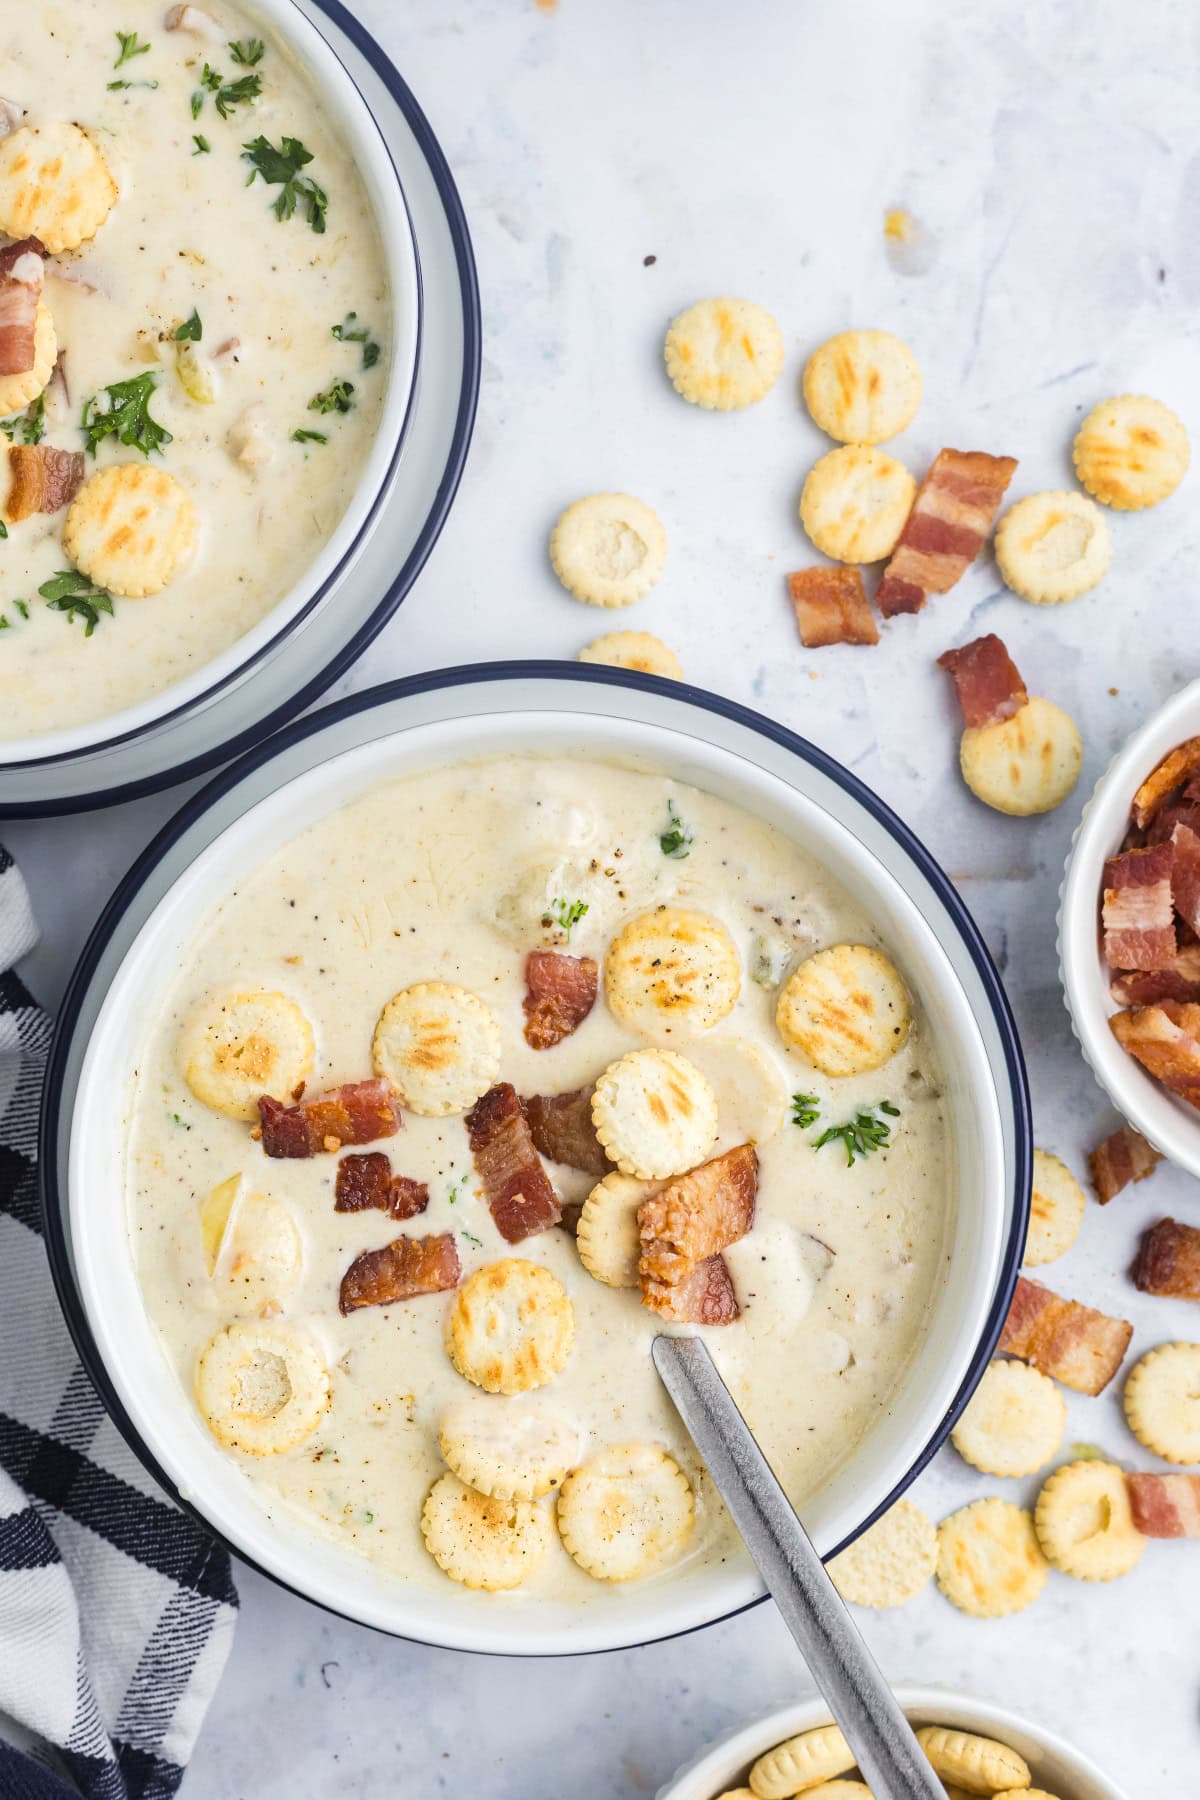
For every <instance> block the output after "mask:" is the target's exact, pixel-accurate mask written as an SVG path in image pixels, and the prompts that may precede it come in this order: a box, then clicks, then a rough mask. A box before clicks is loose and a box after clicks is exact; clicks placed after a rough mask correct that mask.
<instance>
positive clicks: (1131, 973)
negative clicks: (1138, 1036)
mask: <svg viewBox="0 0 1200 1800" xmlns="http://www.w3.org/2000/svg"><path fill="white" fill-rule="evenodd" d="M1108 991H1109V993H1110V994H1111V995H1112V997H1113V999H1114V1000H1115V1001H1117V1003H1118V1004H1119V1005H1121V1006H1153V1005H1154V1004H1155V1003H1156V1001H1159V1000H1200V980H1193V979H1192V977H1191V976H1189V975H1185V974H1184V973H1183V971H1182V970H1181V969H1180V967H1179V958H1178V957H1176V958H1175V965H1174V966H1173V967H1172V968H1170V969H1128V970H1126V971H1125V973H1124V974H1123V975H1114V977H1113V979H1112V981H1111V982H1110V983H1109V989H1108Z"/></svg>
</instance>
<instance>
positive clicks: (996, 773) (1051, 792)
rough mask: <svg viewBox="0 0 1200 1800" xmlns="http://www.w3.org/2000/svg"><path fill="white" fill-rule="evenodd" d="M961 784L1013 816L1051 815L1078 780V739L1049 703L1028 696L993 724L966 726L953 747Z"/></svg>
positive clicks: (1068, 720) (1070, 723) (1080, 762)
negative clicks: (959, 770)
mask: <svg viewBox="0 0 1200 1800" xmlns="http://www.w3.org/2000/svg"><path fill="white" fill-rule="evenodd" d="M959 762H960V764H961V767H962V774H963V780H964V781H965V782H966V784H967V786H968V787H969V788H970V790H971V792H972V793H973V794H974V795H975V798H976V799H977V800H982V801H983V803H984V805H985V806H993V807H995V809H996V811H997V812H1002V813H1009V814H1011V815H1012V816H1014V817H1016V818H1028V817H1030V816H1031V815H1032V814H1035V813H1045V812H1053V810H1054V808H1055V807H1056V806H1061V805H1062V803H1063V801H1064V800H1065V799H1066V798H1067V796H1068V794H1069V793H1070V792H1071V790H1072V789H1073V788H1074V786H1075V783H1076V782H1077V781H1078V780H1079V771H1080V769H1081V767H1082V766H1083V739H1082V738H1081V737H1080V735H1079V730H1078V727H1077V726H1076V724H1075V721H1074V720H1073V719H1071V718H1069V717H1068V715H1067V714H1066V713H1065V712H1064V711H1063V710H1062V708H1061V706H1055V704H1054V702H1053V701H1052V700H1042V699H1040V698H1039V697H1038V696H1037V695H1036V694H1031V695H1030V697H1029V699H1028V700H1027V701H1026V702H1025V704H1024V706H1023V707H1022V708H1021V709H1020V711H1019V712H1016V713H1014V714H1013V716H1012V718H1011V719H1002V720H1001V721H1000V723H999V724H998V725H968V727H967V729H966V730H965V731H964V732H963V734H962V740H961V743H960V745H959Z"/></svg>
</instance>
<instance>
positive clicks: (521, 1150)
mask: <svg viewBox="0 0 1200 1800" xmlns="http://www.w3.org/2000/svg"><path fill="white" fill-rule="evenodd" d="M467 1134H468V1136H469V1138H470V1143H471V1155H472V1156H473V1157H474V1159H475V1168H476V1171H477V1173H478V1175H479V1179H480V1181H481V1182H482V1183H483V1193H484V1198H485V1199H486V1201H487V1203H488V1210H489V1211H490V1213H491V1215H492V1219H493V1221H494V1223H495V1226H496V1230H497V1231H498V1232H499V1233H500V1236H501V1237H502V1238H503V1239H504V1240H505V1242H506V1243H508V1244H519V1243H520V1242H521V1241H522V1239H524V1238H527V1237H533V1236H534V1235H535V1233H537V1232H539V1231H546V1230H548V1228H549V1227H550V1226H551V1225H557V1224H558V1222H559V1220H560V1219H561V1218H562V1203H561V1201H560V1200H559V1198H558V1195H557V1194H556V1193H555V1191H554V1186H553V1183H552V1182H551V1180H550V1177H549V1176H548V1175H547V1173H546V1171H545V1169H544V1168H543V1167H542V1160H541V1157H540V1156H539V1155H538V1153H537V1151H536V1149H535V1148H534V1144H533V1137H532V1135H531V1133H530V1130H529V1125H528V1123H527V1121H526V1118H525V1114H524V1113H523V1112H522V1110H521V1102H520V1100H519V1099H518V1098H517V1090H516V1088H514V1087H513V1085H512V1083H511V1082H508V1081H500V1082H497V1084H496V1086H495V1087H492V1088H489V1089H488V1091H487V1093H486V1094H484V1095H482V1097H481V1098H480V1099H478V1100H477V1101H476V1102H475V1104H474V1106H473V1107H472V1108H471V1110H470V1112H469V1113H468V1114H467Z"/></svg>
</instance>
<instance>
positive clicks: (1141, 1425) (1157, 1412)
mask: <svg viewBox="0 0 1200 1800" xmlns="http://www.w3.org/2000/svg"><path fill="white" fill-rule="evenodd" d="M1125 1417H1126V1419H1127V1420H1128V1422H1129V1429H1130V1431H1132V1433H1133V1435H1134V1437H1135V1438H1137V1439H1138V1441H1139V1442H1140V1443H1143V1444H1145V1446H1146V1448H1147V1450H1153V1452H1154V1454H1155V1456H1161V1457H1162V1458H1163V1460H1164V1461H1165V1462H1173V1463H1200V1344H1160V1346H1159V1347H1158V1349H1157V1350H1148V1351H1147V1352H1146V1354H1145V1356H1143V1357H1142V1359H1141V1361H1140V1362H1138V1363H1136V1364H1135V1365H1134V1367H1133V1368H1132V1369H1131V1370H1130V1373H1129V1379H1128V1381H1127V1382H1126V1383H1125Z"/></svg>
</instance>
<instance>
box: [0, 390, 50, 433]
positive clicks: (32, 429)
mask: <svg viewBox="0 0 1200 1800" xmlns="http://www.w3.org/2000/svg"><path fill="white" fill-rule="evenodd" d="M0 431H2V432H3V433H4V435H5V437H6V438H7V439H8V441H9V443H10V444H12V443H15V442H16V441H17V440H18V439H19V440H20V442H21V443H22V444H40V443H41V441H42V439H43V438H44V437H45V435H46V396H45V394H39V395H38V397H37V399H36V400H33V401H31V402H30V404H29V405H28V406H27V407H26V408H25V411H24V412H23V413H16V414H14V416H13V417H12V418H11V419H0Z"/></svg>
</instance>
